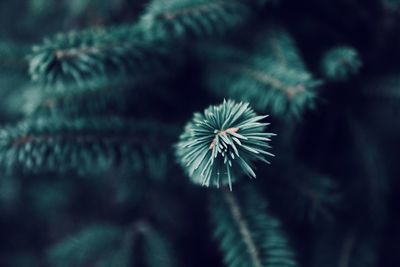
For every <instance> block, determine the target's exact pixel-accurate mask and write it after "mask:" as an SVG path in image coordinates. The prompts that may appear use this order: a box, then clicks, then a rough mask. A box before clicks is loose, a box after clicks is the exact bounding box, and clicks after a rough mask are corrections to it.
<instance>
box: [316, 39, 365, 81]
mask: <svg viewBox="0 0 400 267" xmlns="http://www.w3.org/2000/svg"><path fill="white" fill-rule="evenodd" d="M361 65H362V63H361V59H360V57H359V55H358V53H357V51H356V50H355V49H353V48H351V47H345V46H343V47H335V48H332V49H330V50H329V51H327V52H326V54H325V55H324V57H323V59H322V71H323V73H324V76H325V77H326V79H328V80H333V81H345V80H347V79H349V77H350V76H353V75H355V74H357V73H358V72H359V70H360V68H361Z"/></svg>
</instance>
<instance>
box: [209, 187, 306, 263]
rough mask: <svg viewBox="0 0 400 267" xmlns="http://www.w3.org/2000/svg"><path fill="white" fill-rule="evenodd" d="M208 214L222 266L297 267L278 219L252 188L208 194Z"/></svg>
mask: <svg viewBox="0 0 400 267" xmlns="http://www.w3.org/2000/svg"><path fill="white" fill-rule="evenodd" d="M210 212H211V216H212V221H213V224H214V228H215V230H214V236H215V238H217V239H218V240H219V242H220V247H221V250H222V252H223V254H224V262H225V264H226V266H229V267H245V266H246V267H263V266H282V267H286V266H298V265H297V263H296V259H295V255H294V253H293V251H292V250H291V248H290V245H289V241H288V240H287V237H286V236H285V234H284V233H283V230H282V229H281V225H280V222H279V220H277V219H276V218H275V217H274V216H272V215H270V214H269V212H268V210H267V205H266V203H265V201H264V200H263V199H262V197H261V196H260V195H259V194H258V192H257V191H256V190H255V189H254V187H253V186H252V187H250V186H247V187H246V186H245V187H244V188H241V189H239V190H238V191H237V192H236V191H235V192H234V193H232V192H228V191H223V192H218V194H217V193H214V194H212V195H211V201H210Z"/></svg>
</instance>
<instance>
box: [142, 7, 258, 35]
mask: <svg viewBox="0 0 400 267" xmlns="http://www.w3.org/2000/svg"><path fill="white" fill-rule="evenodd" d="M251 13H252V10H251V1H248V2H246V1H239V0H232V1H226V0H216V1H210V0H170V1H168V2H166V1H164V0H153V1H152V2H151V3H150V5H149V6H148V7H147V10H146V12H145V14H144V15H143V16H142V18H141V20H140V25H141V27H143V29H145V32H146V33H147V36H148V38H150V39H157V40H172V39H182V38H186V37H198V38H199V37H206V36H211V35H220V34H222V33H225V32H227V31H228V30H231V29H233V28H236V27H238V26H239V25H241V24H243V23H244V22H245V21H246V20H247V19H248V18H249V16H250V14H251Z"/></svg>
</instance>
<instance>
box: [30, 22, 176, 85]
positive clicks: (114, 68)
mask: <svg viewBox="0 0 400 267" xmlns="http://www.w3.org/2000/svg"><path fill="white" fill-rule="evenodd" d="M168 51H169V50H168V49H167V48H166V47H164V46H163V45H160V44H151V43H149V42H148V41H146V40H145V39H144V37H143V33H142V30H141V29H140V28H137V27H133V26H120V27H117V28H113V29H109V30H105V29H91V30H86V31H83V32H79V31H72V32H69V33H66V34H62V33H61V34H58V35H56V36H54V37H53V38H51V39H45V40H44V42H43V44H41V45H38V46H35V47H33V52H32V54H31V56H30V66H29V71H30V74H31V77H32V79H33V80H35V81H40V82H42V83H46V84H49V85H52V86H55V85H57V86H60V85H63V84H65V83H68V82H74V83H77V84H78V85H81V84H84V82H85V81H86V80H89V79H93V78H97V77H99V78H100V77H101V78H103V79H106V78H114V77H115V75H123V76H126V75H129V76H130V75H132V74H133V73H136V75H137V77H138V78H139V77H140V75H143V74H145V73H146V72H148V71H150V70H152V71H153V70H157V69H159V70H160V71H162V70H164V68H166V65H167V62H168V53H167V52H168Z"/></svg>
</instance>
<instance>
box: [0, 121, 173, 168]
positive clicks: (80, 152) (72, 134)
mask: <svg viewBox="0 0 400 267" xmlns="http://www.w3.org/2000/svg"><path fill="white" fill-rule="evenodd" d="M168 132H170V133H173V130H171V129H170V128H168V127H167V126H164V127H163V126H162V125H161V124H160V123H157V122H153V123H151V122H148V121H142V122H141V121H133V120H131V121H129V120H128V121H127V120H124V119H119V118H117V117H109V118H101V117H100V118H95V117H92V118H90V117H89V118H79V119H74V120H60V118H59V117H55V118H51V117H50V118H40V117H39V118H37V119H32V120H27V121H24V122H21V123H19V124H18V125H16V126H9V127H6V128H3V129H2V130H1V132H0V151H1V153H0V155H1V158H0V166H1V168H2V169H3V170H5V171H7V172H11V173H13V172H22V173H26V174H32V173H35V174H42V173H61V174H62V173H69V172H73V173H76V174H79V175H86V174H88V173H93V172H94V173H99V172H102V171H105V170H107V169H110V168H115V167H119V168H129V170H130V171H131V172H138V173H141V172H143V171H146V170H147V168H148V167H150V169H151V167H152V166H147V167H145V166H146V161H147V158H148V156H149V157H150V158H153V159H154V158H155V159H157V158H164V156H162V154H164V153H166V150H165V149H166V148H165V147H164V148H163V142H162V141H161V140H162V138H165V136H168ZM161 133H162V135H161ZM166 134H167V135H166ZM156 151H158V152H156ZM93 166H95V168H94V167H93ZM160 166H161V165H159V167H160ZM149 172H151V170H150V171H149Z"/></svg>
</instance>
